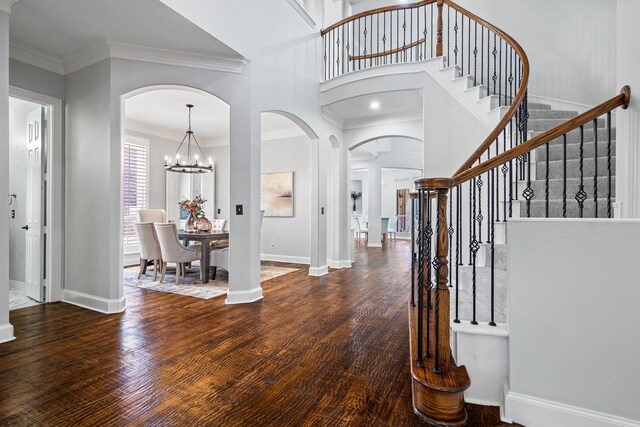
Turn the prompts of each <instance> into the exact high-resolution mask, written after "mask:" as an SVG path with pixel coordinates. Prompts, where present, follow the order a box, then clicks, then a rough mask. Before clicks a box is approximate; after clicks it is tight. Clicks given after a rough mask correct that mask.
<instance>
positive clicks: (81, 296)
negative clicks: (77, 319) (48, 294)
mask: <svg viewBox="0 0 640 427" xmlns="http://www.w3.org/2000/svg"><path fill="white" fill-rule="evenodd" d="M62 302H66V303H68V304H72V305H77V306H78V307H82V308H86V309H88V310H93V311H97V312H99V313H104V314H117V313H122V312H123V311H125V309H126V308H127V300H126V299H125V297H122V298H119V299H107V298H102V297H97V296H95V295H89V294H85V293H82V292H77V291H72V290H69V289H65V290H63V291H62Z"/></svg>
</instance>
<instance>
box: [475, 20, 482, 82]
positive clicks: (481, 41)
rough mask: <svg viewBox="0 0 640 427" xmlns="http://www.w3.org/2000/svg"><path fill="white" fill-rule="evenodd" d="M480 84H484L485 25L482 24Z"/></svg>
mask: <svg viewBox="0 0 640 427" xmlns="http://www.w3.org/2000/svg"><path fill="white" fill-rule="evenodd" d="M476 25H477V23H476ZM480 84H481V85H483V84H484V26H482V25H480Z"/></svg>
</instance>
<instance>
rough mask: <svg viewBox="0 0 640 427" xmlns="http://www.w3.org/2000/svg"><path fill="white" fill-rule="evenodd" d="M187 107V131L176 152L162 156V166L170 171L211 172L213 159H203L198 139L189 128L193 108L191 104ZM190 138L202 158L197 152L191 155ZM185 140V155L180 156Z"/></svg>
mask: <svg viewBox="0 0 640 427" xmlns="http://www.w3.org/2000/svg"><path fill="white" fill-rule="evenodd" d="M187 108H188V109H189V129H188V130H187V133H186V134H185V135H184V138H182V142H180V145H179V146H178V149H177V150H176V153H175V154H174V155H173V157H169V156H167V157H165V158H164V168H165V170H168V171H171V172H180V173H208V172H213V161H212V160H211V158H209V159H207V161H205V155H204V153H203V152H202V148H200V144H198V140H197V139H196V136H195V135H194V134H193V131H192V130H191V109H192V108H193V105H191V104H187ZM192 139H193V142H194V143H195V147H197V148H198V151H199V152H200V155H202V158H200V155H198V154H197V153H193V157H192V149H191V148H192V147H191V140H192ZM185 141H186V142H187V156H186V158H181V157H180V149H181V148H182V146H183V145H184V143H185ZM195 147H193V148H194V150H193V151H195Z"/></svg>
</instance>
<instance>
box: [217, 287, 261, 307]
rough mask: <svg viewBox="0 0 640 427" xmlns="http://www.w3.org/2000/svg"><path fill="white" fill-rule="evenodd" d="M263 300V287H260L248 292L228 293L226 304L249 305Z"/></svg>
mask: <svg viewBox="0 0 640 427" xmlns="http://www.w3.org/2000/svg"><path fill="white" fill-rule="evenodd" d="M261 299H262V287H260V286H258V287H257V288H253V289H251V290H248V291H231V290H229V291H228V292H227V299H226V301H225V304H247V303H251V302H256V301H259V300H261Z"/></svg>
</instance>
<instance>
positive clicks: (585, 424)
mask: <svg viewBox="0 0 640 427" xmlns="http://www.w3.org/2000/svg"><path fill="white" fill-rule="evenodd" d="M501 418H502V420H503V421H505V422H513V421H515V422H517V423H521V424H524V425H526V426H529V427H536V426H544V427H555V426H557V427H565V426H581V427H607V426H611V427H613V426H622V427H639V426H640V422H639V421H635V420H630V419H628V418H622V417H618V416H615V415H611V414H606V413H604V412H597V411H592V410H590V409H585V408H580V407H577V406H572V405H566V404H564V403H559V402H553V401H551V400H545V399H539V398H537V397H533V396H527V395H525V394H520V393H514V392H512V391H508V390H507V393H506V396H505V404H504V417H503V416H501Z"/></svg>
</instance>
